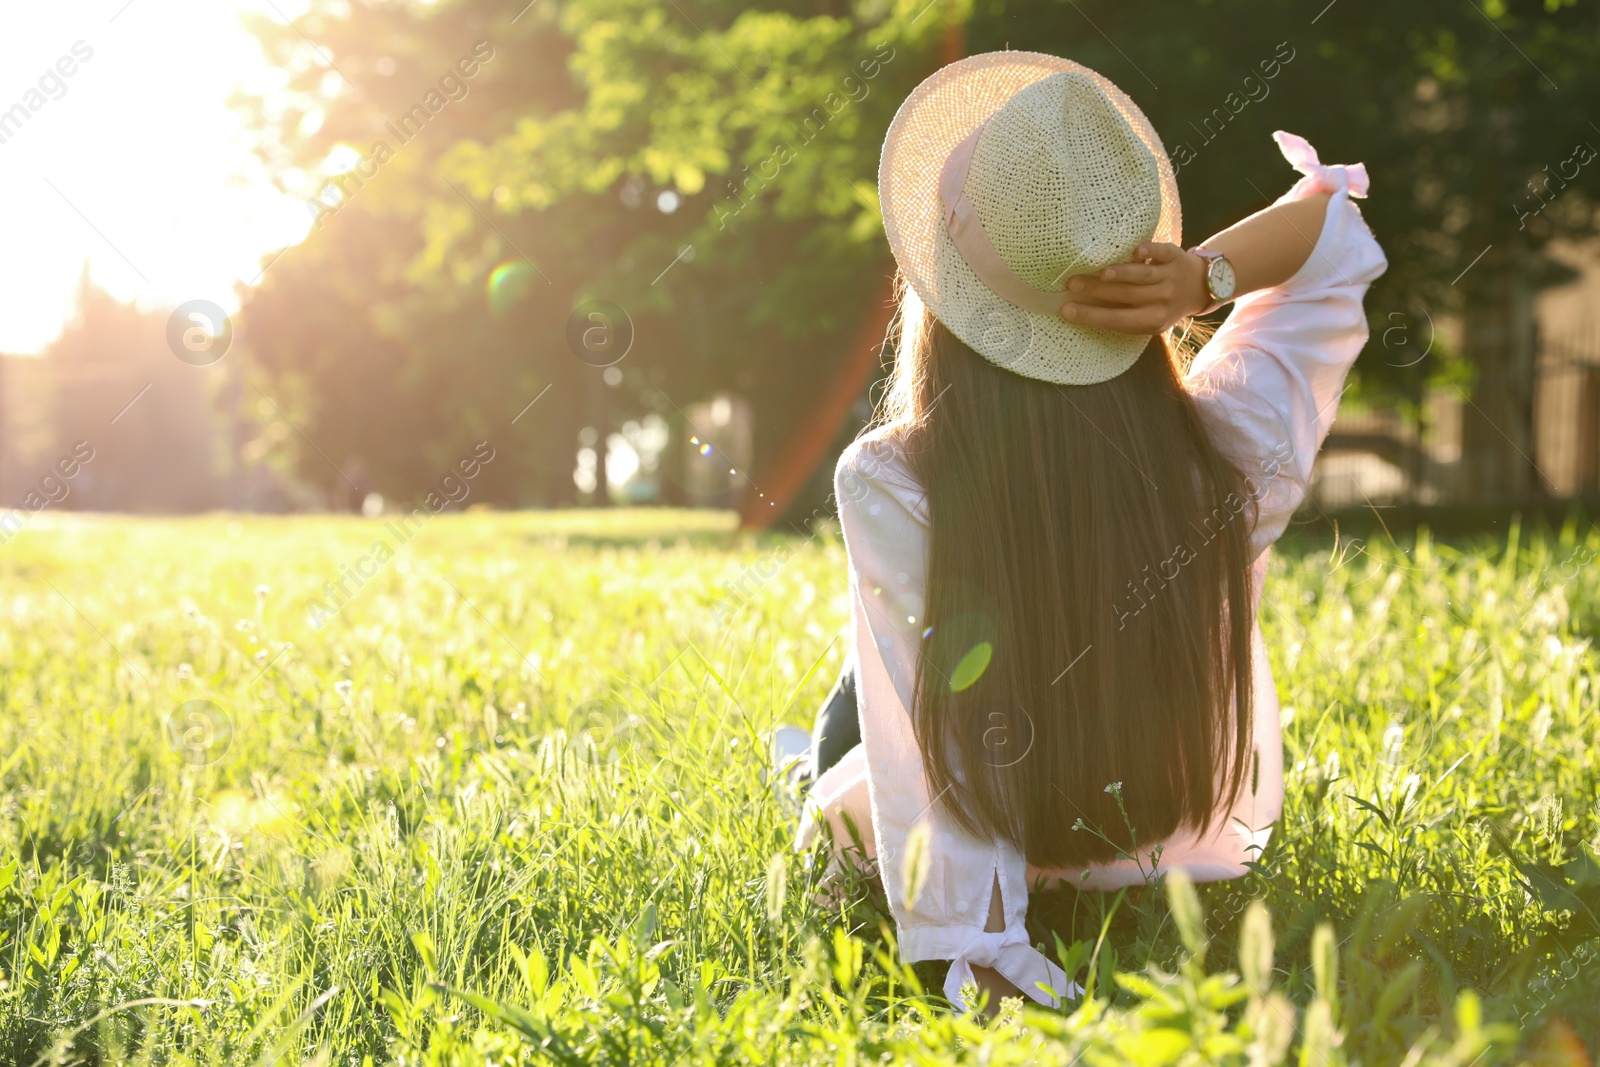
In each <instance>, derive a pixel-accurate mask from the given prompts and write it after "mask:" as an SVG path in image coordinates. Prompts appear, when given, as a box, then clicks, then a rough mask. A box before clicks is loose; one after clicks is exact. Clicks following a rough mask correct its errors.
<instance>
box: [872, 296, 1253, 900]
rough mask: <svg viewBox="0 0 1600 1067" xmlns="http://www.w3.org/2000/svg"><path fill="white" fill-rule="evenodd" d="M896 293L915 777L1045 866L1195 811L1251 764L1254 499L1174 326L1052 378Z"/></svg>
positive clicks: (1145, 839) (891, 427) (1234, 789)
mask: <svg viewBox="0 0 1600 1067" xmlns="http://www.w3.org/2000/svg"><path fill="white" fill-rule="evenodd" d="M906 293H907V297H906V299H904V300H903V302H902V305H901V316H902V325H901V333H900V338H901V351H900V352H899V353H898V355H897V359H896V366H895V371H894V374H893V376H892V380H891V385H890V391H889V393H888V396H887V398H886V403H885V404H884V405H883V407H882V411H881V412H880V416H879V419H878V423H879V425H880V426H881V427H882V429H883V432H887V433H889V434H891V435H893V436H894V438H895V439H896V440H897V441H898V443H899V445H900V446H901V447H902V448H903V450H904V452H905V454H906V457H907V460H908V462H909V464H910V466H911V468H912V472H913V474H914V475H915V476H916V477H917V479H918V481H919V482H920V483H921V485H922V486H923V488H924V490H925V492H926V494H927V504H928V520H929V549H928V573H927V599H926V603H925V605H924V611H923V616H924V621H925V623H926V624H927V625H928V630H927V631H926V632H925V633H924V636H923V642H922V655H921V656H920V657H919V659H918V666H917V679H916V691H915V692H916V696H915V702H914V707H915V713H914V720H915V729H916V736H917V740H918V743H919V745H920V747H921V749H922V756H923V762H924V767H925V771H926V774H927V778H928V782H929V784H930V794H931V795H934V796H936V797H938V798H939V799H940V801H941V802H942V803H943V804H944V806H945V808H946V810H947V811H949V812H950V814H951V815H952V816H953V817H954V818H955V819H956V821H957V822H958V823H959V824H960V825H962V826H963V827H964V828H965V829H967V830H968V831H970V832H973V833H976V834H980V835H984V836H991V837H993V836H998V837H1003V838H1005V839H1007V840H1010V841H1011V842H1013V843H1014V844H1016V845H1017V846H1018V847H1019V848H1020V849H1021V850H1022V852H1023V854H1024V855H1025V856H1026V857H1027V859H1028V861H1029V862H1030V863H1032V864H1034V865H1036V866H1041V867H1060V868H1076V867H1077V866H1079V865H1085V864H1090V863H1103V862H1107V861H1110V860H1114V859H1116V858H1119V855H1121V854H1133V853H1134V850H1135V849H1137V850H1138V851H1139V852H1140V853H1144V854H1145V855H1143V856H1141V860H1147V859H1148V855H1147V854H1148V851H1149V846H1151V845H1154V844H1156V843H1157V842H1160V841H1163V840H1165V839H1167V838H1169V837H1171V836H1173V835H1174V834H1175V833H1176V832H1177V831H1178V830H1179V829H1180V828H1189V829H1193V830H1195V831H1197V832H1199V833H1202V834H1203V833H1206V832H1207V831H1209V830H1210V829H1211V828H1212V821H1213V817H1214V815H1215V814H1216V813H1217V810H1218V808H1219V807H1220V808H1223V809H1224V810H1225V809H1226V807H1227V806H1228V805H1229V804H1231V802H1232V801H1233V800H1235V799H1236V798H1237V797H1238V796H1239V794H1240V791H1241V789H1242V788H1243V786H1244V785H1245V784H1246V782H1247V779H1248V778H1249V772H1250V771H1251V769H1252V762H1251V756H1252V747H1251V728H1252V711H1251V681H1252V673H1251V634H1252V629H1253V627H1252V619H1251V596H1250V588H1249V581H1250V558H1249V551H1248V536H1249V523H1250V521H1251V515H1250V513H1249V511H1248V509H1247V506H1246V504H1247V493H1246V488H1245V480H1244V478H1243V477H1242V476H1241V474H1240V472H1239V471H1238V470H1237V469H1236V468H1235V467H1234V466H1233V465H1232V464H1231V463H1230V462H1229V461H1228V460H1227V459H1226V458H1225V457H1224V456H1223V455H1222V454H1221V453H1220V452H1218V450H1217V448H1216V446H1215V445H1214V444H1213V443H1212V441H1211V439H1210V438H1209V437H1208V436H1207V434H1206V431H1205V429H1204V427H1203V426H1202V425H1201V422H1200V418H1199V413H1198V411H1197V409H1196V406H1195V404H1194V401H1193V399H1192V398H1191V397H1190V395H1189V394H1188V393H1187V392H1186V390H1185V389H1184V386H1183V382H1182V378H1181V370H1180V367H1179V365H1178V357H1177V355H1176V354H1175V352H1174V349H1173V348H1172V346H1171V345H1170V344H1169V343H1168V341H1167V340H1166V338H1165V336H1164V335H1161V336H1157V337H1155V338H1153V339H1152V340H1151V341H1150V344H1149V345H1148V346H1147V347H1146V348H1145V350H1144V352H1143V354H1142V355H1141V356H1140V357H1139V359H1138V361H1137V362H1135V363H1134V365H1133V367H1132V368H1131V369H1129V370H1128V371H1126V372H1124V373H1123V374H1121V375H1119V376H1117V377H1115V378H1113V379H1111V380H1110V381H1107V382H1102V383H1100V384H1098V385H1086V386H1068V385H1054V384H1051V383H1049V382H1043V381H1036V380H1033V379H1030V378H1024V377H1022V376H1020V375H1018V374H1015V373H1013V372H1011V371H1008V370H1005V369H1003V368H1001V367H997V366H994V365H993V364H991V363H989V362H987V361H986V360H985V359H984V358H983V357H981V356H979V355H978V354H977V353H975V352H974V351H973V350H972V349H971V348H969V347H968V346H967V345H965V344H963V343H962V342H961V341H960V340H959V339H958V338H956V337H955V335H953V334H952V333H950V331H949V330H948V329H946V328H945V327H944V325H943V324H941V323H940V322H939V321H938V320H937V319H936V318H934V317H933V315H932V314H931V313H930V312H928V311H927V310H926V308H924V307H923V305H922V303H921V301H920V300H917V299H916V297H915V294H913V293H911V291H910V290H909V289H907V290H906ZM1224 801H1226V802H1227V803H1226V804H1225V803H1224ZM1079 820H1082V824H1081V825H1082V827H1083V828H1081V829H1077V828H1076V827H1078V826H1079V825H1080V824H1079Z"/></svg>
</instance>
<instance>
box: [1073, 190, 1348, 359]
mask: <svg viewBox="0 0 1600 1067" xmlns="http://www.w3.org/2000/svg"><path fill="white" fill-rule="evenodd" d="M1328 199H1329V194H1327V193H1316V194H1313V195H1311V196H1307V197H1304V198H1302V199H1299V200H1290V201H1288V202H1286V203H1281V204H1274V205H1273V206H1272V207H1269V208H1264V209H1263V210H1261V211H1258V212H1256V213H1255V214H1254V215H1251V216H1250V217H1249V218H1247V219H1244V220H1242V221H1240V222H1236V223H1234V224H1233V225H1232V226H1229V227H1228V228H1227V229H1226V230H1223V231H1222V232H1221V233H1219V234H1216V235H1214V236H1212V237H1210V238H1208V239H1206V240H1205V241H1203V242H1202V244H1203V245H1204V247H1206V248H1208V249H1210V250H1211V251H1214V252H1221V253H1222V254H1223V255H1225V256H1227V257H1228V262H1229V263H1231V264H1233V272H1234V277H1235V278H1236V279H1237V286H1238V288H1237V291H1236V292H1235V294H1234V296H1235V298H1237V297H1241V296H1244V295H1245V294H1246V293H1252V292H1256V291H1258V290H1261V289H1270V288H1272V287H1273V286H1276V285H1282V284H1283V283H1284V282H1286V281H1288V280H1289V279H1290V278H1292V277H1293V276H1294V274H1295V272H1296V271H1298V270H1299V269H1300V268H1301V267H1302V266H1304V265H1305V262H1306V260H1307V259H1309V258H1310V256H1311V252H1312V250H1313V249H1314V248H1316V246H1317V237H1318V235H1320V234H1321V233H1322V223H1323V218H1324V216H1325V215H1326V214H1327V209H1328ZM1135 257H1136V258H1135V259H1134V260H1133V261H1132V262H1128V263H1117V264H1113V265H1112V266H1109V267H1107V268H1105V269H1104V270H1102V271H1101V272H1100V273H1099V274H1098V275H1094V274H1083V275H1077V276H1075V277H1073V278H1072V279H1070V280H1069V281H1068V282H1067V293H1068V298H1067V302H1066V303H1065V304H1064V305H1063V307H1062V310H1061V314H1062V315H1063V316H1064V317H1065V318H1066V319H1067V320H1068V321H1069V322H1076V323H1080V324H1082V325H1084V326H1093V327H1098V328H1100V329H1106V330H1115V331H1117V332H1118V333H1130V334H1152V333H1160V332H1161V331H1162V330H1165V329H1166V328H1167V327H1169V326H1171V325H1172V324H1173V323H1175V322H1177V321H1178V320H1180V319H1183V318H1186V317H1188V316H1190V315H1196V314H1199V313H1200V312H1201V311H1204V310H1205V309H1206V307H1208V306H1209V305H1210V304H1211V294H1210V291H1209V290H1208V289H1207V288H1206V261H1205V259H1204V258H1202V257H1201V256H1198V255H1195V254H1194V253H1193V252H1185V251H1184V250H1183V249H1181V248H1179V247H1178V246H1177V245H1170V244H1145V245H1140V246H1139V249H1138V251H1137V252H1135Z"/></svg>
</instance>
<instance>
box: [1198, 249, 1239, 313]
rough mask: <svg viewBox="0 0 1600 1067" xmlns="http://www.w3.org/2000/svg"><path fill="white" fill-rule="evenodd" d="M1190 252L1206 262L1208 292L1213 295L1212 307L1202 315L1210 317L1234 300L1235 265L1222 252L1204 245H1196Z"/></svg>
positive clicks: (1235, 284) (1236, 280)
mask: <svg viewBox="0 0 1600 1067" xmlns="http://www.w3.org/2000/svg"><path fill="white" fill-rule="evenodd" d="M1189 251H1190V252H1192V253H1194V254H1195V255H1197V256H1199V257H1200V258H1201V259H1203V260H1205V261H1206V292H1207V293H1209V294H1210V295H1211V306H1210V307H1208V308H1206V309H1205V310H1204V311H1202V312H1200V314H1202V315H1209V314H1211V313H1212V312H1213V311H1215V310H1217V309H1218V308H1219V307H1221V306H1222V305H1223V304H1226V303H1227V302H1228V301H1230V300H1232V299H1233V294H1234V290H1235V289H1236V288H1237V287H1238V279H1237V278H1235V277H1234V273H1233V264H1232V263H1229V262H1228V257H1227V256H1225V255H1223V254H1222V253H1221V252H1213V251H1212V250H1211V249H1209V248H1206V247H1204V246H1202V245H1195V246H1194V247H1193V248H1191V249H1189Z"/></svg>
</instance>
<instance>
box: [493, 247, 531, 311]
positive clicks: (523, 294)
mask: <svg viewBox="0 0 1600 1067" xmlns="http://www.w3.org/2000/svg"><path fill="white" fill-rule="evenodd" d="M534 276H535V272H534V269H533V264H531V263H528V262H526V261H525V260H514V261H512V262H509V263H502V264H500V265H499V266H498V267H496V268H495V269H494V270H492V271H490V272H489V283H488V285H487V287H486V288H487V292H488V297H489V310H490V311H491V312H493V313H494V316H495V318H497V319H503V318H505V317H506V316H507V315H509V314H511V312H512V310H513V309H514V308H516V306H517V305H518V304H520V303H522V302H523V301H524V300H526V299H527V298H528V294H529V293H530V292H532V291H533V280H534Z"/></svg>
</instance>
